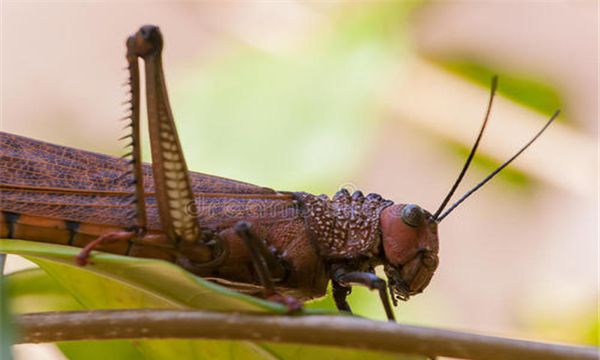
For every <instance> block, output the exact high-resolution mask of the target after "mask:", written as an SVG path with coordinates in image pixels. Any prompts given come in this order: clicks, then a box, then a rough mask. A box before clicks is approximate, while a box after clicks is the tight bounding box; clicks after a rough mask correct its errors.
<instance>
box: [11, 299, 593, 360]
mask: <svg viewBox="0 0 600 360" xmlns="http://www.w3.org/2000/svg"><path fill="white" fill-rule="evenodd" d="M16 326H18V328H19V330H20V334H21V338H20V339H19V340H18V342H19V343H40V342H56V341H69V340H92V339H135V338H146V339H157V338H160V339H165V338H204V339H229V340H249V341H255V342H283V343H297V344H307V345H324V346H338V347H350V348H360V349H368V350H381V351H390V352H396V353H407V354H420V355H425V356H429V357H435V356H449V357H458V358H466V359H492V360H494V359H530V360H537V359H545V360H554V359H571V360H572V359H589V360H592V359H598V349H597V348H594V347H585V346H568V345H557V344H547V343H540V342H533V341H524V340H514V339H506V338H499V337H493V336H482V335H476V334H468V333H462V332H457V331H449V330H441V329H433V328H425V327H417V326H407V325H399V324H394V323H388V322H378V321H371V320H366V319H360V318H353V317H342V316H336V317H333V316H316V315H315V316H302V317H292V316H269V315H249V314H239V313H215V312H202V311H185V310H96V311H73V312H48V313H35V314H25V315H21V316H18V317H17V318H16Z"/></svg>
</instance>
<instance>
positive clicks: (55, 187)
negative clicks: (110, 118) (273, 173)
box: [0, 132, 298, 230]
mask: <svg viewBox="0 0 600 360" xmlns="http://www.w3.org/2000/svg"><path fill="white" fill-rule="evenodd" d="M129 167H130V165H129V163H128V162H127V161H126V160H123V159H119V158H116V157H113V156H109V155H103V154H98V153H94V152H90V151H84V150H78V149H73V148H69V147H64V146H60V145H54V144H50V143H46V142H42V141H38V140H34V139H30V138H26V137H22V136H17V135H13V134H8V133H4V132H0V210H1V211H8V212H15V213H20V214H29V215H36V216H42V217H49V218H54V219H62V220H69V221H76V222H85V223H91V224H103V225H112V226H120V227H130V226H132V225H135V224H134V223H132V222H131V221H132V220H131V217H130V216H128V215H129V214H130V213H131V211H133V210H134V209H133V207H132V205H131V203H130V196H131V194H132V187H131V184H130V178H129V177H128V176H124V174H126V172H127V170H128V169H129ZM143 174H144V187H145V189H144V190H145V193H146V201H147V202H146V209H147V212H148V228H149V229H150V230H162V227H161V225H160V221H159V215H158V209H157V206H156V200H155V198H154V179H153V175H152V168H151V166H150V165H149V164H144V165H143ZM189 178H190V181H191V187H192V191H193V192H194V198H195V200H196V203H197V204H198V210H199V211H198V221H199V223H200V225H201V226H210V227H223V226H228V224H230V223H232V222H235V221H236V220H237V219H239V220H243V219H244V220H253V221H257V222H260V223H269V222H274V221H284V220H285V219H290V218H293V217H295V216H296V215H297V212H298V208H297V205H296V204H295V202H294V197H293V195H291V194H282V193H279V192H276V191H274V190H272V189H269V188H265V187H259V186H256V185H252V184H248V183H244V182H241V181H236V180H230V179H226V178H222V177H218V176H212V175H207V174H202V173H196V172H189Z"/></svg>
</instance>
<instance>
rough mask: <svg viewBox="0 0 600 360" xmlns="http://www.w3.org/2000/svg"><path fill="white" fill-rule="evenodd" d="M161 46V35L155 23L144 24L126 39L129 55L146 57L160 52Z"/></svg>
mask: <svg viewBox="0 0 600 360" xmlns="http://www.w3.org/2000/svg"><path fill="white" fill-rule="evenodd" d="M162 47H163V37H162V34H161V33H160V29H159V28H158V26H155V25H144V26H142V27H141V28H140V29H139V30H138V31H137V32H136V33H135V34H133V35H131V36H130V37H129V38H128V39H127V49H128V53H129V54H130V55H135V56H140V57H146V56H151V55H156V54H160V52H161V51H162Z"/></svg>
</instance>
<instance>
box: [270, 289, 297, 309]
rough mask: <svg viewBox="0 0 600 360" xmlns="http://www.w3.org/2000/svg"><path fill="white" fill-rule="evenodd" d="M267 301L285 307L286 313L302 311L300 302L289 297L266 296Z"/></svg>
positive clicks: (278, 295)
mask: <svg viewBox="0 0 600 360" xmlns="http://www.w3.org/2000/svg"><path fill="white" fill-rule="evenodd" d="M267 300H269V301H272V302H276V303H279V304H282V305H284V306H285V307H287V310H288V313H290V314H292V313H296V312H299V311H300V310H302V302H301V301H300V300H298V299H296V298H295V297H293V296H290V295H282V294H277V293H275V294H272V295H269V296H267Z"/></svg>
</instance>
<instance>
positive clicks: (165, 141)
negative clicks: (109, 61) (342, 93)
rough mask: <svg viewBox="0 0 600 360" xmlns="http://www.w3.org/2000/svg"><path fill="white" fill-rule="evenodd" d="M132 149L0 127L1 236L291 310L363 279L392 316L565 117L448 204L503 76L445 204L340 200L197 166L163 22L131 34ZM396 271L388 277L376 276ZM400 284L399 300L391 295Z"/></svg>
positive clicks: (340, 297)
mask: <svg viewBox="0 0 600 360" xmlns="http://www.w3.org/2000/svg"><path fill="white" fill-rule="evenodd" d="M126 44H127V55H126V58H127V62H128V71H129V85H130V93H131V98H130V99H129V101H128V102H129V104H130V109H129V110H130V112H129V114H128V115H127V116H126V118H125V120H126V121H128V126H127V127H128V128H130V133H129V134H128V135H127V136H126V137H125V138H127V139H130V143H129V146H130V147H131V151H130V152H129V153H128V154H127V155H126V156H125V157H123V158H115V157H111V156H107V155H101V154H96V153H92V152H88V151H83V150H77V149H72V148H67V147H62V146H58V145H53V144H48V143H44V142H41V141H37V140H33V139H28V138H24V137H20V136H16V135H12V134H7V133H0V139H1V143H2V148H1V149H0V154H1V158H2V161H1V163H0V168H1V169H2V171H1V172H0V196H1V198H2V202H1V203H0V221H1V224H2V228H1V229H0V238H19V239H27V240H34V241H43V242H54V243H59V244H65V245H70V246H77V247H80V248H82V250H81V252H80V254H79V255H78V256H77V262H78V263H79V264H80V265H85V264H86V263H88V262H89V258H90V252H91V251H92V250H94V249H98V250H103V251H108V252H112V253H117V254H123V255H129V256H138V257H147V258H157V259H163V260H167V261H170V262H173V263H176V264H178V265H180V266H181V267H183V268H184V269H186V270H188V271H190V272H192V273H194V274H197V275H199V276H202V277H205V278H207V279H210V280H212V281H215V282H216V283H219V284H222V285H225V286H228V287H230V288H234V289H237V290H239V291H242V292H245V293H249V294H253V295H256V296H261V297H264V298H266V299H269V300H272V301H277V302H280V303H283V304H285V305H286V306H287V307H288V308H289V309H290V311H293V310H296V309H298V308H300V307H301V306H302V302H303V301H306V300H309V299H312V298H316V297H321V296H323V295H325V294H326V290H327V286H328V283H329V281H330V280H331V282H332V292H333V298H334V300H335V303H336V305H337V307H338V309H339V310H341V311H346V312H351V309H350V306H349V304H348V301H347V296H348V294H349V293H350V292H351V290H352V286H354V285H360V286H365V287H367V288H369V289H372V290H376V291H377V292H378V295H379V298H380V300H381V303H382V305H383V308H384V310H385V313H386V315H387V318H388V319H389V320H391V321H393V320H394V312H393V309H392V305H391V303H390V298H391V300H392V303H393V304H394V305H397V303H398V300H408V299H409V297H410V296H412V295H416V294H418V293H421V292H422V291H423V290H424V289H425V288H426V287H427V285H428V284H429V282H430V280H431V278H432V276H433V274H434V272H435V270H436V268H437V267H438V251H439V246H438V244H439V242H438V224H439V223H440V222H441V221H442V220H443V219H444V218H446V217H447V216H448V214H450V213H451V212H452V211H453V210H454V209H455V208H456V207H457V206H458V205H459V204H461V203H462V202H463V201H464V200H465V199H466V198H468V197H469V196H470V195H471V194H473V193H474V192H475V191H477V189H479V188H480V187H481V186H483V185H484V184H485V183H487V182H488V181H489V180H490V179H491V178H493V177H494V176H495V175H496V174H498V172H500V171H501V170H502V169H503V168H505V167H506V166H507V165H508V164H510V163H511V162H512V161H513V160H514V159H515V158H517V157H518V156H519V155H520V154H521V153H522V152H523V151H525V149H527V148H528V147H529V146H530V145H531V144H532V143H533V142H534V141H535V140H536V139H537V138H538V137H539V136H540V135H541V134H542V133H543V132H544V130H545V129H546V128H547V127H548V126H549V125H550V124H551V123H552V121H554V119H555V118H556V117H557V116H558V114H559V111H556V112H555V113H554V115H553V116H552V117H551V118H550V119H549V120H548V122H547V123H546V124H545V125H544V127H543V128H542V129H541V130H540V131H539V132H538V133H537V134H536V135H535V136H534V137H533V138H532V139H531V140H530V141H529V142H528V143H526V144H525V145H524V146H523V147H522V148H521V149H520V150H519V151H518V152H517V153H516V154H515V155H514V156H512V157H511V158H510V159H509V160H507V161H506V162H504V163H503V164H502V165H501V166H500V167H498V168H497V169H496V170H495V171H493V172H492V173H491V174H490V175H488V176H487V177H486V178H485V179H484V180H483V181H481V182H480V183H479V184H478V185H477V186H475V187H474V188H473V189H471V190H469V191H468V192H467V193H466V194H465V195H463V196H462V197H461V198H460V199H459V200H458V201H456V202H455V203H454V204H453V205H451V206H450V207H448V208H447V209H446V206H447V204H448V202H449V201H450V199H451V197H452V196H453V194H454V192H455V190H456V188H457V187H458V185H459V184H460V182H461V180H462V178H463V177H464V175H465V173H466V171H467V169H468V168H469V164H470V163H471V161H472V159H473V157H474V155H475V152H476V150H477V147H478V145H479V142H480V140H481V137H482V135H483V132H484V129H485V127H486V124H487V122H488V118H489V114H490V110H491V106H492V102H493V99H494V94H495V92H496V87H497V78H495V77H494V79H493V80H492V87H491V94H490V98H489V102H488V106H487V110H486V114H485V118H484V121H483V124H482V126H481V129H480V130H479V133H478V136H477V138H476V140H475V142H474V145H473V147H472V149H471V152H470V154H469V156H468V158H467V160H466V162H465V164H464V166H463V168H462V170H461V172H460V174H459V176H458V178H457V179H456V181H455V182H454V184H453V185H452V187H451V189H450V191H449V192H448V194H447V196H446V197H445V199H444V200H443V201H442V203H441V205H440V206H439V208H438V209H437V210H436V211H435V212H434V213H430V212H428V211H427V210H425V209H423V208H421V207H420V206H418V205H415V204H402V203H399V204H395V203H394V202H393V201H391V200H387V199H384V198H383V197H382V196H380V195H378V194H368V195H364V194H363V193H362V192H360V191H356V192H354V193H353V194H350V193H349V192H348V191H347V190H345V189H342V190H340V191H338V192H337V193H336V194H335V195H334V196H333V197H332V198H329V197H328V196H325V195H320V196H315V195H312V194H309V193H306V192H284V191H275V190H272V189H269V188H265V187H259V186H255V185H251V184H247V183H244V182H240V181H234V180H229V179H225V178H221V177H217V176H212V175H207V174H202V173H197V172H189V171H188V169H187V165H186V162H185V158H184V154H183V152H182V149H181V145H180V142H179V137H178V135H177V130H176V127H175V121H174V119H173V115H172V113H171V108H170V105H169V98H168V94H167V88H166V83H165V78H164V74H163V66H162V59H161V53H162V49H163V38H162V35H161V32H160V30H159V28H158V27H156V26H152V25H146V26H143V27H141V28H140V29H139V30H138V31H137V32H136V33H135V34H134V35H132V36H130V37H129V38H128V39H127V43H126ZM140 60H143V61H144V64H145V67H144V68H145V74H144V77H145V83H146V103H147V113H148V122H149V132H150V143H151V149H152V151H151V153H152V164H151V165H150V164H143V163H142V162H141V150H140V149H141V146H140V70H139V61H140ZM378 266H383V269H384V272H385V274H386V277H387V279H388V282H387V283H386V281H385V280H384V279H382V278H380V277H379V276H377V275H376V274H375V271H374V269H375V268H376V267H378ZM388 292H389V295H388Z"/></svg>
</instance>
